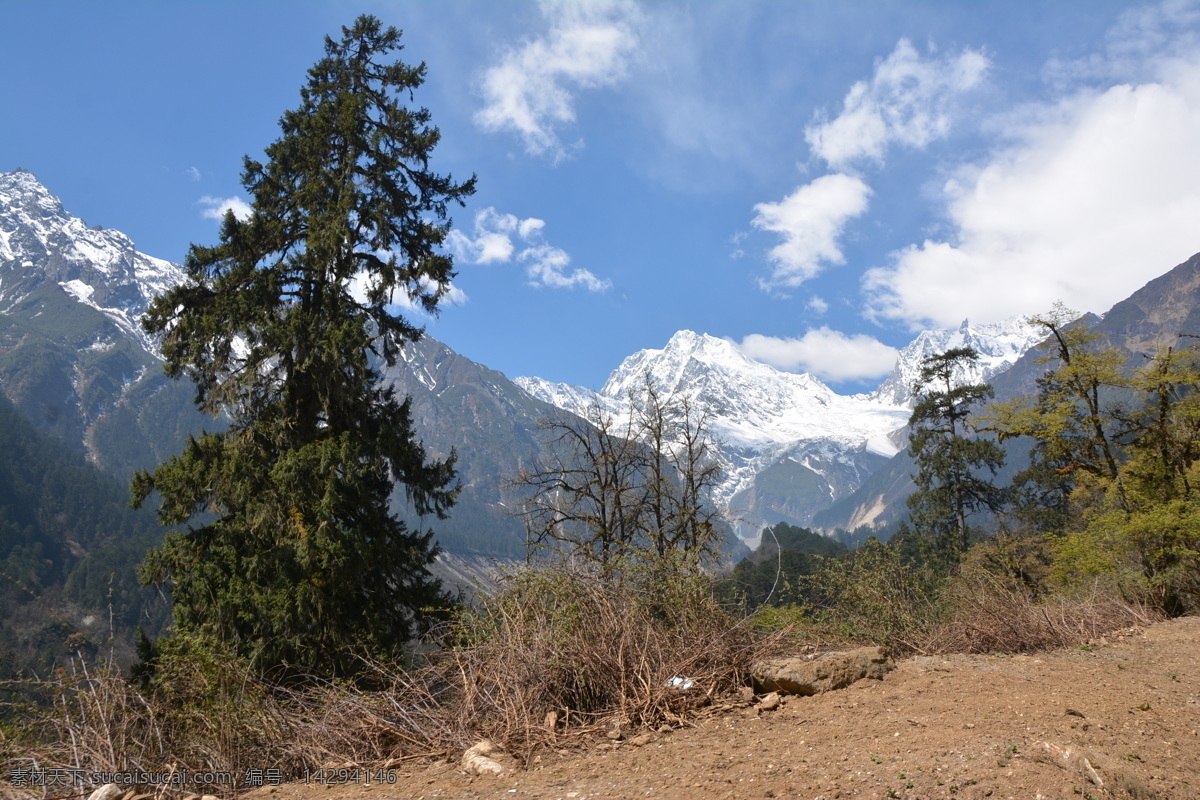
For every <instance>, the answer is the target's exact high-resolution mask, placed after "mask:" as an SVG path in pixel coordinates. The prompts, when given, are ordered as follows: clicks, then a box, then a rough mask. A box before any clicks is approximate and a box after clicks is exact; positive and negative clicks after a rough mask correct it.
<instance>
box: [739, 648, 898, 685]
mask: <svg viewBox="0 0 1200 800" xmlns="http://www.w3.org/2000/svg"><path fill="white" fill-rule="evenodd" d="M895 668H896V662H895V661H893V660H892V659H891V657H890V656H889V655H888V651H887V648H884V647H862V648H859V649H857V650H848V651H844V652H833V653H822V654H820V655H816V656H799V657H792V658H773V659H766V660H763V661H759V662H757V663H756V664H754V666H753V667H752V668H751V672H750V674H751V677H752V678H753V679H754V685H755V688H756V689H757V690H758V691H759V692H780V693H781V694H798V695H814V694H821V693H822V692H832V691H834V690H836V689H844V688H845V687H847V686H849V685H850V684H852V683H856V682H857V681H860V680H862V679H863V678H874V679H875V680H882V679H883V676H885V675H887V674H888V673H889V672H891V671H892V670H893V669H895Z"/></svg>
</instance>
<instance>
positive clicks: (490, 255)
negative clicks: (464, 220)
mask: <svg viewBox="0 0 1200 800" xmlns="http://www.w3.org/2000/svg"><path fill="white" fill-rule="evenodd" d="M545 227H546V223H545V221H544V220H540V219H537V218H536V217H527V218H526V219H520V218H518V217H517V216H516V215H514V214H501V213H499V212H498V211H496V209H495V208H493V207H491V206H489V207H487V208H485V209H483V210H482V211H479V212H477V213H476V214H475V224H474V231H473V233H474V236H473V237H471V236H467V235H466V234H464V233H462V232H460V231H450V235H449V237H447V241H446V245H447V247H448V248H449V249H450V251H451V252H452V253H453V254H454V256H455V258H460V259H462V260H464V261H468V262H470V263H472V264H495V263H508V262H510V261H513V260H514V259H515V260H516V261H519V262H522V263H524V264H525V265H526V266H525V274H526V275H527V276H528V277H529V281H530V283H531V284H533V285H534V286H549V287H552V288H555V289H569V288H574V287H576V286H582V287H584V288H585V289H587V290H589V291H592V292H600V291H604V290H605V289H608V288H609V287H610V286H611V285H612V283H611V282H610V281H608V280H601V279H600V278H597V277H596V276H595V275H594V274H593V273H592V272H590V271H588V270H586V269H575V270H571V271H570V272H567V267H569V266H570V264H571V257H570V256H569V255H568V254H567V252H566V251H565V250H562V249H560V248H558V247H553V246H551V245H550V244H548V243H547V242H546V241H545V239H544V238H543V235H542V231H543V229H544V228H545ZM513 237H516V238H517V240H519V242H520V245H518V244H517V243H515V242H514V241H513ZM518 247H520V249H519V250H518Z"/></svg>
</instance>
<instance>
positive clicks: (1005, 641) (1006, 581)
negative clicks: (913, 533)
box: [922, 565, 1161, 653]
mask: <svg viewBox="0 0 1200 800" xmlns="http://www.w3.org/2000/svg"><path fill="white" fill-rule="evenodd" d="M945 600H946V607H947V616H948V619H947V621H946V622H944V623H943V624H941V625H939V626H937V627H935V628H934V629H932V630H931V632H930V636H929V639H928V641H927V642H926V643H925V644H924V645H923V647H922V649H923V650H925V651H927V652H942V653H1026V652H1032V651H1035V650H1050V649H1053V648H1057V647H1070V646H1074V645H1083V644H1087V643H1088V642H1092V641H1095V640H1098V639H1099V638H1100V637H1101V636H1104V635H1106V634H1109V633H1112V632H1113V631H1117V630H1120V629H1122V628H1129V627H1131V626H1135V625H1148V624H1150V623H1151V622H1154V621H1155V620H1157V619H1160V618H1161V615H1159V614H1158V613H1157V612H1155V611H1153V610H1152V609H1150V608H1149V607H1146V606H1141V605H1135V604H1131V603H1129V602H1126V601H1125V600H1122V599H1121V598H1120V597H1119V596H1117V595H1116V594H1114V593H1111V592H1108V591H1105V590H1104V589H1102V588H1101V587H1100V586H1099V585H1096V586H1093V587H1092V588H1091V591H1089V592H1087V593H1077V594H1074V595H1063V594H1054V595H1050V596H1044V597H1036V596H1035V589H1034V588H1033V587H1031V586H1030V585H1029V584H1028V583H1026V582H1024V581H1022V580H1020V579H1018V578H1015V577H1011V576H1007V575H999V574H996V573H994V572H991V571H989V570H987V569H985V568H982V567H980V566H974V565H970V566H964V567H963V568H962V569H961V570H960V571H959V572H958V574H957V575H956V576H955V577H954V579H953V580H952V581H951V582H950V584H949V585H948V587H947V589H946V593H945Z"/></svg>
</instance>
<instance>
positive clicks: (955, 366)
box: [908, 347, 1004, 558]
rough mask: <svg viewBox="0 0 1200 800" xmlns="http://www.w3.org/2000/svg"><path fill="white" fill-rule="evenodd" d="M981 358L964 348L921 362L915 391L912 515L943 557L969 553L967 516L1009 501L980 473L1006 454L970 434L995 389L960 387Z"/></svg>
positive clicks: (911, 448)
mask: <svg viewBox="0 0 1200 800" xmlns="http://www.w3.org/2000/svg"><path fill="white" fill-rule="evenodd" d="M978 358H979V354H978V353H977V352H975V350H974V349H972V348H970V347H959V348H954V349H951V350H947V351H946V352H944V353H939V354H935V355H932V356H929V357H928V358H926V359H925V360H924V361H923V362H921V374H920V377H919V378H918V380H917V385H916V387H914V388H915V391H916V393H917V404H916V406H915V407H914V408H913V413H912V417H911V418H910V419H909V421H908V424H909V426H910V427H911V428H912V435H911V438H910V443H909V451H908V452H909V455H911V456H912V457H913V458H915V459H916V460H917V474H916V475H915V476H913V481H914V482H915V483H916V484H917V491H916V492H914V493H913V494H911V495H909V498H908V507H909V510H910V516H911V517H912V521H913V524H914V525H915V526H916V528H917V531H918V533H920V534H922V535H924V536H925V537H926V538H927V539H929V540H931V542H932V543H933V545H934V547H935V548H936V550H938V551H940V552H939V555H941V556H943V557H946V556H949V557H951V558H953V557H954V556H955V554H957V553H961V552H963V551H965V550H966V549H967V547H968V545H969V544H970V526H969V525H968V524H967V518H968V517H969V516H970V515H971V514H972V513H974V512H975V511H978V510H981V509H990V510H992V511H996V510H998V509H999V508H1000V506H1001V505H1002V504H1003V502H1004V493H1003V492H1002V491H1001V490H1000V489H997V488H996V487H995V486H993V485H992V483H991V481H990V480H987V479H985V478H982V477H980V476H979V474H978V470H979V469H980V468H981V467H983V468H986V469H988V470H989V471H990V472H991V473H992V474H995V472H996V470H997V469H999V468H1000V467H1001V466H1002V465H1003V464H1004V451H1003V450H1002V449H1001V448H1000V446H999V445H998V444H996V442H994V441H992V440H990V439H982V438H971V437H970V436H969V434H970V433H971V432H972V428H971V426H970V423H969V421H968V417H969V416H970V414H971V409H972V407H973V406H975V405H978V404H979V403H981V402H983V401H984V400H987V399H989V398H990V397H991V396H992V387H990V386H987V385H986V384H970V385H955V375H956V374H957V373H958V371H959V370H960V369H961V368H963V367H965V366H967V365H969V364H972V363H974V362H975V361H976V360H977V359H978Z"/></svg>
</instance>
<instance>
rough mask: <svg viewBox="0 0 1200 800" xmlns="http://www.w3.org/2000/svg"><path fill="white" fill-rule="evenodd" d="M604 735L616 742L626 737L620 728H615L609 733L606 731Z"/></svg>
mask: <svg viewBox="0 0 1200 800" xmlns="http://www.w3.org/2000/svg"><path fill="white" fill-rule="evenodd" d="M604 735H605V736H607V737H608V738H609V739H611V740H612V741H614V742H619V741H621V740H622V739H624V738H625V734H623V733H621V729H620V728H613V729H612V730H611V731H609V732H608V733H606V734H604Z"/></svg>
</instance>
